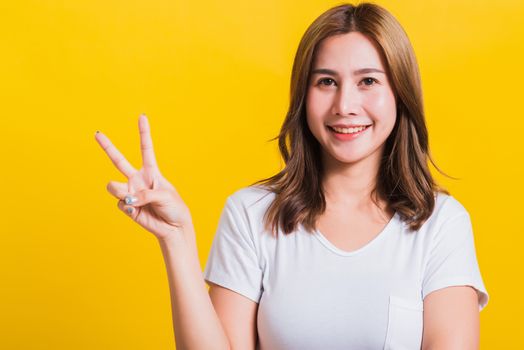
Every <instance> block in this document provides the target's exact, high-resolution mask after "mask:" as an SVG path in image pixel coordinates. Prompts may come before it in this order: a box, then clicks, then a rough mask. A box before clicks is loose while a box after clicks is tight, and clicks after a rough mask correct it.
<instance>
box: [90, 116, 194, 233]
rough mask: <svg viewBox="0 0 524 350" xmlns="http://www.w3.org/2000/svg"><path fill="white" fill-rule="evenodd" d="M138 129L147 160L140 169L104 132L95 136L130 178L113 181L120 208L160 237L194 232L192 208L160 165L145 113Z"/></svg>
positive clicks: (114, 192)
mask: <svg viewBox="0 0 524 350" xmlns="http://www.w3.org/2000/svg"><path fill="white" fill-rule="evenodd" d="M138 128H139V130H140V148H141V150H142V162H143V166H142V168H141V169H140V170H136V169H135V168H133V166H132V165H131V164H130V163H129V162H128V161H127V160H126V158H125V157H124V156H123V155H122V153H120V151H118V149H117V148H116V147H115V146H114V145H113V144H112V143H111V141H110V140H109V138H107V136H105V135H104V134H102V133H101V132H97V133H96V134H95V139H96V140H97V141H98V143H99V144H100V146H102V148H103V149H104V151H105V152H106V153H107V155H108V156H109V158H110V159H111V161H112V162H113V164H115V166H116V167H117V169H118V170H120V172H121V173H122V174H124V176H125V177H126V178H127V179H128V182H127V183H125V182H116V181H111V182H109V183H108V185H107V190H108V191H109V192H110V193H111V194H112V195H113V196H115V197H116V198H117V199H119V201H118V207H119V208H120V210H122V211H123V212H124V213H126V214H127V215H129V216H130V217H131V218H132V219H133V220H134V221H136V222H137V223H138V224H139V225H141V226H142V227H144V228H145V229H146V230H148V231H149V232H151V233H153V234H154V235H155V236H156V237H157V238H158V239H159V240H166V239H168V238H170V237H171V235H177V234H180V233H181V232H183V231H185V230H186V229H187V231H188V232H190V231H191V230H192V225H193V223H192V220H191V214H190V212H189V208H188V207H187V206H186V204H185V203H184V201H183V200H182V198H181V197H180V196H179V194H178V192H177V191H176V189H175V187H173V185H171V184H170V183H169V182H168V181H167V180H166V179H165V178H164V177H163V176H162V174H161V173H160V170H159V169H158V167H157V163H156V158H155V153H154V151H153V141H152V140H151V134H150V131H149V122H148V120H147V117H146V116H145V115H141V116H140V117H139V119H138Z"/></svg>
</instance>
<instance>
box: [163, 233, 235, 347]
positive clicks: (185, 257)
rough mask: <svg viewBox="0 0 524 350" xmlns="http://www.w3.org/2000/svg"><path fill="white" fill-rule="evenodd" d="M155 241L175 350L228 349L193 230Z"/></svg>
mask: <svg viewBox="0 0 524 350" xmlns="http://www.w3.org/2000/svg"><path fill="white" fill-rule="evenodd" d="M191 231H192V232H185V233H184V234H180V235H177V236H174V237H173V238H170V239H168V240H159V244H160V247H161V249H162V254H163V256H164V262H165V264H166V269H167V275H168V279H169V289H170V294H171V307H172V317H173V328H174V333H175V342H176V348H177V350H186V349H187V350H198V349H205V350H209V349H229V341H228V339H227V336H226V334H225V332H224V329H223V327H222V324H221V323H220V319H219V318H218V316H217V314H216V312H215V309H214V307H213V304H212V302H211V299H210V297H209V294H208V291H207V288H206V284H205V281H204V278H203V275H202V270H201V268H200V262H199V260H198V252H197V249H196V242H195V238H194V237H195V234H194V229H193V228H191Z"/></svg>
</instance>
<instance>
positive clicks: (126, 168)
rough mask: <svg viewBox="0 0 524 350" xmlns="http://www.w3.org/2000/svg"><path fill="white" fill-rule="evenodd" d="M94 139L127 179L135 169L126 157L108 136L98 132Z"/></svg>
mask: <svg viewBox="0 0 524 350" xmlns="http://www.w3.org/2000/svg"><path fill="white" fill-rule="evenodd" d="M95 138H96V140H97V141H98V143H99V144H100V146H102V148H103V149H104V151H105V152H106V153H107V155H108V156H109V158H110V159H111V161H112V162H113V164H114V165H115V166H116V167H117V168H118V170H120V172H121V173H122V174H124V175H125V176H126V177H127V178H128V179H129V178H130V177H131V176H132V175H133V174H134V173H135V172H136V171H137V170H136V169H135V168H134V167H133V166H132V165H131V164H130V163H129V162H128V161H127V159H126V158H125V157H124V156H123V155H122V153H120V151H119V150H118V149H117V148H116V147H115V146H114V145H113V143H112V142H111V141H110V140H109V138H108V137H107V136H106V135H104V134H102V133H101V132H98V133H97V134H96V135H95Z"/></svg>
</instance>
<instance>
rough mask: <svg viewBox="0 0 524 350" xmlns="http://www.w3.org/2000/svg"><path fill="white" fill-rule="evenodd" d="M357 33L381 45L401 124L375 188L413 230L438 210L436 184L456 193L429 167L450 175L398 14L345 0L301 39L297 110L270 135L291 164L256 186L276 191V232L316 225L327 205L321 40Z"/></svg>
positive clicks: (270, 212) (294, 96) (268, 220)
mask: <svg viewBox="0 0 524 350" xmlns="http://www.w3.org/2000/svg"><path fill="white" fill-rule="evenodd" d="M349 32H360V33H362V34H364V35H366V36H367V37H368V38H370V39H371V40H374V41H375V43H377V44H378V47H379V48H380V50H381V51H382V55H383V57H384V58H385V63H386V70H387V75H388V78H389V81H390V82H391V86H392V89H393V92H394V94H395V99H396V105H397V118H396V122H395V126H394V128H393V130H392V131H391V134H390V135H389V137H388V138H387V140H386V141H385V147H384V153H383V157H382V159H381V162H380V166H379V171H378V175H377V181H376V184H375V187H374V189H373V191H372V194H374V195H375V197H377V196H378V197H380V198H382V199H384V200H385V201H386V203H387V205H388V206H389V208H390V209H393V210H395V211H396V212H397V213H398V214H399V216H400V218H401V219H402V220H403V221H404V222H406V223H407V224H408V226H409V228H410V229H411V230H418V229H419V228H420V226H421V225H422V224H423V223H424V222H425V221H426V219H427V218H428V217H429V216H430V215H431V213H432V212H433V209H434V207H435V192H436V191H440V192H443V193H446V194H449V192H448V191H446V190H445V189H443V188H441V187H440V186H439V185H437V184H436V183H435V181H434V179H433V178H432V176H431V173H430V171H429V168H428V159H429V160H430V161H431V163H432V164H433V166H435V168H436V169H437V170H438V171H439V172H441V173H442V174H444V173H443V172H442V171H441V170H440V169H439V168H438V167H437V166H436V165H435V163H434V161H433V159H432V158H431V156H430V153H429V144H428V132H427V129H426V123H425V117H424V109H423V103H422V88H421V82H420V74H419V69H418V64H417V61H416V58H415V53H414V51H413V48H412V46H411V43H410V41H409V39H408V37H407V35H406V33H405V32H404V30H403V28H402V26H401V25H400V23H399V22H398V21H397V20H396V19H395V17H394V16H393V15H392V14H391V13H389V12H388V11H387V10H386V9H384V8H382V7H380V6H378V5H376V4H373V3H360V4H359V5H357V6H354V5H352V4H342V5H338V6H336V7H333V8H331V9H329V10H327V11H326V12H324V13H323V14H321V15H320V16H319V17H318V18H317V19H316V20H315V21H314V22H313V23H312V24H311V25H310V26H309V28H308V29H307V30H306V32H305V33H304V35H303V37H302V39H301V41H300V43H299V46H298V49H297V52H296V55H295V59H294V63H293V70H292V74H291V91H290V92H291V96H290V105H289V110H288V112H287V115H286V118H285V120H284V123H283V125H282V128H281V130H280V133H279V135H278V136H277V137H275V138H273V139H271V140H270V141H273V140H275V139H277V138H278V145H279V149H280V153H281V155H282V157H283V158H284V162H285V167H284V169H282V170H281V171H280V172H279V173H278V174H276V175H274V176H272V177H269V178H266V179H262V180H259V181H256V182H255V183H253V184H252V185H251V186H253V185H262V187H265V188H266V189H268V190H270V191H271V192H273V193H275V194H276V196H275V199H274V200H273V202H272V203H271V205H270V206H269V207H268V209H267V211H266V213H265V216H264V221H265V227H266V229H269V228H270V229H271V232H273V233H275V232H276V230H278V228H279V227H281V228H282V229H283V232H284V233H285V234H289V233H291V232H293V231H294V230H295V229H296V226H297V225H298V224H302V225H303V226H304V228H305V229H307V230H308V231H310V232H311V231H313V230H314V229H315V222H316V219H317V218H318V216H319V215H321V214H322V213H323V212H324V210H325V209H326V200H325V196H324V193H323V191H322V185H321V181H322V176H323V172H322V170H323V169H322V162H321V152H320V144H319V142H318V141H317V140H316V138H315V137H314V136H313V134H312V133H311V131H310V130H309V128H308V125H307V122H306V108H305V107H306V106H305V101H306V94H307V88H308V84H309V81H310V72H311V68H312V62H313V60H314V57H315V53H316V50H317V48H318V46H319V44H320V42H321V41H322V40H323V39H325V38H327V37H330V36H333V35H337V34H345V33H349ZM444 175H446V174H444ZM446 176H447V175H446ZM372 197H373V195H372ZM373 201H374V202H375V204H376V203H377V202H376V201H375V200H374V199H373Z"/></svg>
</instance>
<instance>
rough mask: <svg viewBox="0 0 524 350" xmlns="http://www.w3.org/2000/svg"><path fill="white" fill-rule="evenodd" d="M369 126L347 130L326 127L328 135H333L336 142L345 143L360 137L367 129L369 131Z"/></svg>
mask: <svg viewBox="0 0 524 350" xmlns="http://www.w3.org/2000/svg"><path fill="white" fill-rule="evenodd" d="M370 127H371V125H368V126H365V127H357V128H348V129H339V128H333V127H331V126H327V128H328V130H329V132H330V133H332V134H333V136H335V137H336V138H337V139H338V140H341V141H347V140H353V139H355V138H357V137H359V136H360V135H362V134H363V133H364V132H366V130H367V129H369V128H370Z"/></svg>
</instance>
